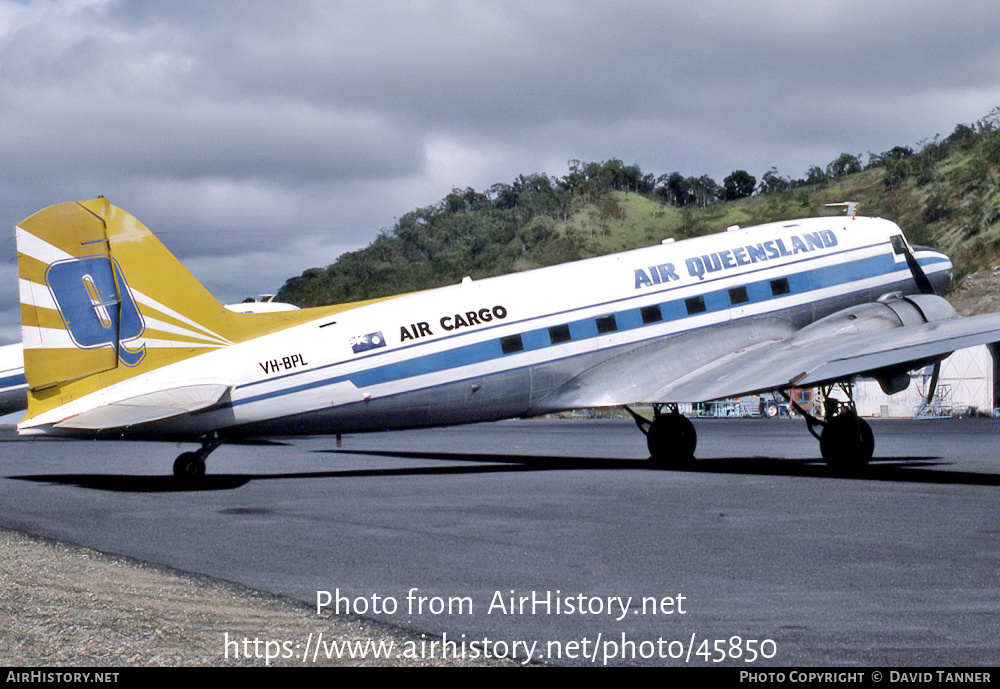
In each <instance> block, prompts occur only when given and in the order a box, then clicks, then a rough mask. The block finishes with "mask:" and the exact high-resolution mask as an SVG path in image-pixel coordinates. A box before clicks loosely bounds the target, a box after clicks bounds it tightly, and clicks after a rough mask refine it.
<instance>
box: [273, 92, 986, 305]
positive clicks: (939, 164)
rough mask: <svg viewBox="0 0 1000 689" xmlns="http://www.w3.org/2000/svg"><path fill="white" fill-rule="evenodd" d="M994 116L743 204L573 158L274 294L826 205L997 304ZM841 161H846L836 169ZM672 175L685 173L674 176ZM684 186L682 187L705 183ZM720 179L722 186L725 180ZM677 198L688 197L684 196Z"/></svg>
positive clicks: (962, 291) (597, 251) (554, 257)
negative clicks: (928, 258) (557, 173)
mask: <svg viewBox="0 0 1000 689" xmlns="http://www.w3.org/2000/svg"><path fill="white" fill-rule="evenodd" d="M998 124H1000V111H994V113H991V117H988V118H986V119H984V120H982V121H980V122H978V123H976V124H974V125H972V126H966V125H958V126H957V127H956V129H955V132H954V133H953V134H951V135H950V136H949V137H947V138H946V139H944V140H941V141H938V140H937V139H935V140H934V141H932V142H930V143H926V144H924V145H923V146H922V147H921V148H920V150H918V151H914V150H912V149H910V148H908V147H896V148H894V149H892V150H891V151H888V152H886V153H883V154H879V155H870V156H869V157H870V160H869V164H868V166H867V167H865V168H864V169H861V168H862V166H861V165H860V156H849V155H848V154H844V155H843V156H841V158H840V159H838V160H837V161H834V162H833V163H831V164H830V165H828V166H826V169H825V170H821V169H820V168H818V167H816V168H810V171H809V172H810V174H809V180H808V181H805V180H794V181H793V180H788V179H784V178H780V177H777V176H776V174H775V173H774V171H772V173H771V174H770V176H769V177H768V176H767V175H765V177H764V181H765V182H767V184H766V185H765V184H762V185H761V187H758V190H757V193H755V194H754V195H752V196H747V197H743V198H738V199H735V200H728V201H723V200H716V199H717V197H718V196H725V192H724V191H723V189H722V187H719V186H718V185H715V184H714V182H712V181H711V180H708V184H709V185H710V188H711V189H712V194H715V195H716V198H708V199H706V198H705V196H704V195H702V196H701V197H700V203H699V204H696V203H694V202H693V201H692V199H693V198H694V197H680V196H678V195H677V194H675V193H673V192H671V191H670V190H669V189H668V186H669V183H668V181H667V176H666V175H664V176H661V177H659V178H654V177H653V175H649V174H643V173H642V171H641V170H639V169H638V167H637V166H624V165H622V163H621V161H617V160H613V161H607V162H605V163H600V164H597V163H588V164H580V163H578V161H573V162H574V163H575V165H573V166H571V169H570V174H568V175H567V176H565V177H563V178H561V179H555V178H549V177H547V176H546V175H531V176H527V177H526V176H524V175H522V176H519V177H518V179H517V180H515V181H514V183H512V184H509V185H508V184H496V185H493V186H492V187H491V188H490V189H489V190H488V191H485V192H477V191H475V190H474V189H465V190H459V189H455V190H453V192H452V193H451V194H449V195H448V196H446V197H445V198H444V199H442V200H441V202H439V203H438V204H436V205H434V206H427V207H424V208H419V209H416V210H414V211H412V212H410V213H407V214H406V215H404V216H403V217H402V218H400V220H399V222H398V223H397V225H396V227H395V228H393V230H392V232H389V233H383V234H382V235H381V236H379V237H378V238H377V239H376V240H375V241H374V242H372V244H371V245H369V246H368V247H366V248H365V249H361V250H359V251H354V252H349V253H346V254H344V255H342V256H341V257H340V258H338V259H337V261H336V262H335V263H333V264H331V265H329V266H327V267H326V268H312V269H310V270H307V271H305V272H304V273H303V274H302V275H300V276H298V277H295V278H292V279H290V280H288V281H287V282H286V283H285V285H284V287H282V289H281V291H280V292H279V299H281V300H283V301H289V302H292V303H297V304H301V305H306V306H314V305H322V304H330V303H337V302H344V301H353V300H357V299H367V298H371V297H378V296H385V295H389V294H396V293H400V292H407V291H413V290H418V289H426V288H429V287H436V286H440V285H445V284H452V283H455V282H458V281H459V280H461V279H462V277H463V276H465V275H470V276H472V277H473V278H483V277H489V276H492V275H499V274H502V273H508V272H512V271H518V270H525V269H529V268H535V267H540V266H545V265H552V264H555V263H561V262H565V261H571V260H576V259H580V258H586V257H589V256H596V255H601V254H606V253H611V252H616V251H622V250H626V249H632V248H637V247H641V246H648V245H651V244H655V243H657V242H659V241H661V240H662V239H664V238H666V237H674V238H676V239H684V238H687V237H693V236H697V235H701V234H706V233H709V232H716V231H719V230H722V229H724V228H726V227H728V226H730V225H741V226H747V225H752V224H758V223H763V222H769V221H774V220H787V219H791V218H799V217H804V216H814V215H835V214H838V213H841V212H842V211H840V210H838V209H831V208H826V207H825V204H828V203H839V202H844V201H855V202H858V203H859V204H860V206H859V212H860V213H861V214H863V215H873V216H881V217H884V218H888V219H891V220H893V221H895V222H897V223H898V224H899V225H900V227H902V228H903V230H904V232H905V233H906V235H907V237H908V238H909V239H910V241H911V242H913V243H916V244H926V245H929V246H934V247H936V248H939V249H942V250H944V251H945V252H946V253H948V254H949V255H950V256H951V257H952V260H953V261H954V263H955V266H956V273H957V276H958V277H959V278H963V277H968V279H966V280H965V282H964V283H963V284H962V285H960V286H959V287H958V288H957V289H956V290H955V295H956V297H957V298H958V301H960V302H961V301H962V300H963V299H964V300H965V306H964V307H962V306H961V305H960V310H964V311H966V312H969V311H980V310H987V309H988V310H997V309H996V307H997V306H1000V274H997V271H993V270H992V266H994V265H996V264H1000V128H998V126H997V125H998ZM844 161H846V164H845V163H844ZM674 176H675V177H677V179H681V178H680V177H679V176H677V173H674ZM704 180H707V178H701V180H693V179H691V178H688V180H687V182H698V181H704ZM727 180H728V178H727ZM681 198H683V202H681V201H679V199H681Z"/></svg>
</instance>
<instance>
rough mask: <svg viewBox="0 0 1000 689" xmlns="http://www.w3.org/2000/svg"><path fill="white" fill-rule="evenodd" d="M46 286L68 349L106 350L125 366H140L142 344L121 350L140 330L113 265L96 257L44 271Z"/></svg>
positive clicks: (128, 295)
mask: <svg viewBox="0 0 1000 689" xmlns="http://www.w3.org/2000/svg"><path fill="white" fill-rule="evenodd" d="M112 271H113V272H112ZM45 282H46V284H47V285H48V287H49V290H50V291H51V292H52V296H53V298H54V299H55V302H56V307H57V308H58V309H59V315H60V316H62V319H63V323H64V324H65V325H66V331H67V332H68V333H69V334H70V337H71V338H72V339H73V344H75V345H76V346H77V347H80V348H81V349H94V348H97V347H105V346H111V347H113V348H114V349H115V350H116V351H117V352H118V358H119V360H120V361H121V362H122V363H123V364H125V365H126V366H135V365H137V364H138V363H139V362H141V361H142V360H143V358H144V357H145V356H146V345H145V344H140V345H139V346H138V347H137V348H133V349H130V348H129V347H127V346H126V345H125V343H126V342H130V341H134V340H136V339H138V338H139V337H141V336H142V333H143V330H144V329H145V326H144V324H143V320H142V315H141V314H140V313H139V309H138V308H137V307H136V304H135V299H134V298H133V297H132V292H131V290H129V288H128V284H127V283H126V282H125V278H124V277H123V276H122V272H121V269H120V268H119V266H118V263H117V261H112V260H111V259H109V258H108V257H107V256H100V255H98V256H87V257H84V258H71V259H67V260H63V261H57V262H55V263H52V264H51V265H50V266H49V267H48V270H46V272H45ZM119 286H120V288H119Z"/></svg>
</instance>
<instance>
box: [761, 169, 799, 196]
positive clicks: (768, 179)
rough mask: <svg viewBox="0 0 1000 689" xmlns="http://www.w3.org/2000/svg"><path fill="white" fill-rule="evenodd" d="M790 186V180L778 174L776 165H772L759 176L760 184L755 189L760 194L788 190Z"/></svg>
mask: <svg viewBox="0 0 1000 689" xmlns="http://www.w3.org/2000/svg"><path fill="white" fill-rule="evenodd" d="M791 188H792V182H791V180H789V179H788V178H787V177H782V176H780V175H779V174H778V168H776V167H772V168H771V169H770V170H768V171H767V172H765V173H764V174H763V175H762V176H761V178H760V184H759V185H758V186H757V190H758V191H759V192H760V193H761V194H777V193H779V192H782V191H788V190H789V189H791Z"/></svg>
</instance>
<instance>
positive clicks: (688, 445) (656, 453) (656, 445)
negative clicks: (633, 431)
mask: <svg viewBox="0 0 1000 689" xmlns="http://www.w3.org/2000/svg"><path fill="white" fill-rule="evenodd" d="M697 446H698V434H697V432H695V430H694V424H693V423H691V420H690V419H688V418H687V417H685V416H682V415H681V414H676V413H674V414H664V415H663V416H658V417H656V418H655V419H653V421H652V423H650V425H649V430H648V431H647V432H646V447H648V448H649V458H650V459H651V460H652V461H653V462H655V463H656V464H659V465H661V466H665V467H681V466H685V465H689V464H691V463H693V462H694V451H695V448H696V447H697Z"/></svg>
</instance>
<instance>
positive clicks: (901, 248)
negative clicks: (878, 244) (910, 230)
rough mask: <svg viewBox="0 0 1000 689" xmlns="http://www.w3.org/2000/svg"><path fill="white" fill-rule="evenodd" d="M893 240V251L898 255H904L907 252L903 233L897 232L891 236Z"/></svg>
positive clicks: (890, 239)
mask: <svg viewBox="0 0 1000 689" xmlns="http://www.w3.org/2000/svg"><path fill="white" fill-rule="evenodd" d="M889 241H891V242H892V251H893V253H894V254H896V255H897V256H902V255H904V254H905V253H906V243H905V242H904V241H903V235H901V234H897V235H894V236H892V237H890V238H889Z"/></svg>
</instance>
